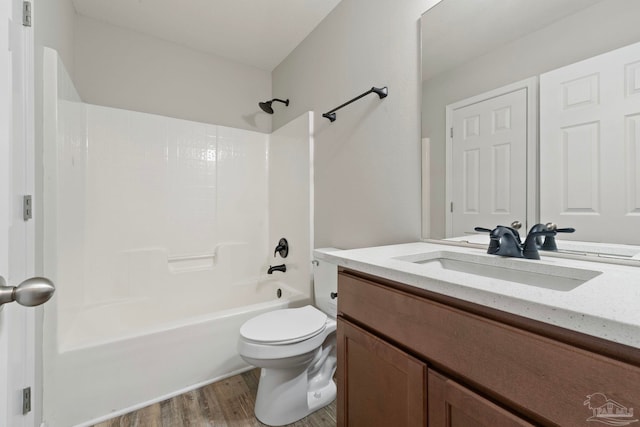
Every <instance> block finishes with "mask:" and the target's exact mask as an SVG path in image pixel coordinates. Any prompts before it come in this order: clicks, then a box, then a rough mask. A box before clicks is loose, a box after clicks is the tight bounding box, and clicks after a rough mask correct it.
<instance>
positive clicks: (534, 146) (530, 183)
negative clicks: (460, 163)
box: [445, 76, 540, 237]
mask: <svg viewBox="0 0 640 427" xmlns="http://www.w3.org/2000/svg"><path fill="white" fill-rule="evenodd" d="M521 89H526V91H527V189H526V191H527V208H526V210H527V213H526V215H527V217H526V218H525V221H524V224H523V227H524V230H525V233H526V232H527V230H528V228H529V227H530V226H531V225H533V224H536V223H537V222H538V217H539V214H540V208H539V195H538V188H539V174H538V171H539V167H538V164H539V159H538V157H539V155H538V153H539V149H538V129H539V123H538V97H539V94H538V91H539V89H538V77H537V76H534V77H530V78H528V79H524V80H520V81H518V82H515V83H511V84H508V85H506V86H502V87H500V88H497V89H493V90H490V91H488V92H484V93H481V94H479V95H475V96H472V97H470V98H467V99H463V100H461V101H458V102H454V103H453V104H449V105H447V106H446V111H445V132H446V135H445V136H446V144H445V149H446V166H445V168H446V178H445V236H446V237H454V236H452V234H453V222H452V218H451V217H452V213H451V209H450V206H451V200H452V199H453V197H452V194H451V185H452V182H453V175H452V172H451V169H452V162H453V159H452V154H451V152H452V150H453V138H452V137H451V131H450V129H451V127H452V126H453V112H454V110H457V109H459V108H463V107H468V106H469V105H473V104H477V103H478V102H482V101H486V100H488V99H491V98H496V97H498V96H502V95H506V94H508V93H512V92H516V91H518V90H521Z"/></svg>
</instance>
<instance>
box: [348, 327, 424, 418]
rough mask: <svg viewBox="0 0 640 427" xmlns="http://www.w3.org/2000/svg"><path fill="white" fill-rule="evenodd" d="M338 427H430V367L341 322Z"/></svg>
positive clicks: (359, 329)
mask: <svg viewBox="0 0 640 427" xmlns="http://www.w3.org/2000/svg"><path fill="white" fill-rule="evenodd" d="M337 335H338V369H337V381H338V427H390V426H393V427H426V425H427V413H426V411H427V408H426V405H427V395H426V385H427V365H426V364H425V363H424V362H421V361H420V360H418V359H415V358H413V357H411V356H409V355H408V354H406V353H404V352H403V351H401V350H399V349H398V348H396V347H394V346H392V345H391V344H389V343H387V342H386V341H383V340H381V339H380V338H377V337H375V336H373V335H371V334H370V333H368V332H366V331H365V330H363V329H361V328H359V327H357V326H355V325H353V324H351V323H349V322H348V321H345V320H343V319H341V318H338V332H337Z"/></svg>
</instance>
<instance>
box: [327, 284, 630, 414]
mask: <svg viewBox="0 0 640 427" xmlns="http://www.w3.org/2000/svg"><path fill="white" fill-rule="evenodd" d="M338 286H339V295H340V297H339V302H338V311H339V312H340V313H341V314H342V315H343V316H345V317H346V318H348V319H351V320H353V321H355V322H357V323H359V324H362V325H366V327H367V328H370V329H372V330H373V331H375V332H376V333H378V334H381V335H382V336H384V337H386V338H387V339H389V340H391V341H392V342H395V343H397V344H398V345H399V346H401V347H404V348H406V349H408V350H409V351H411V352H413V353H415V354H418V355H420V356H421V357H422V358H424V360H426V361H427V363H429V364H432V365H433V366H435V367H436V368H437V369H438V370H439V371H443V372H445V373H447V374H449V375H450V376H452V377H453V378H455V379H457V380H459V381H461V382H463V383H465V384H467V385H469V386H471V387H472V388H473V389H476V390H478V391H479V392H481V393H482V394H484V395H486V396H488V397H490V398H491V399H494V400H496V401H498V402H501V403H502V404H504V405H505V406H507V407H510V408H513V409H514V410H515V411H517V412H519V413H521V414H523V415H524V416H525V417H526V418H529V419H531V420H534V421H536V422H539V423H541V424H544V425H554V424H555V425H561V426H581V425H585V424H586V420H587V419H588V418H589V417H590V416H592V415H593V411H592V409H590V408H589V405H588V404H587V405H585V403H586V401H587V399H588V396H589V395H592V394H594V393H602V394H603V395H605V396H606V397H607V398H608V399H611V400H613V401H615V402H616V403H617V404H619V405H622V406H624V407H627V408H634V407H635V408H640V368H639V367H638V366H636V365H631V364H628V363H623V362H620V361H618V360H614V359H612V358H608V357H605V356H602V355H600V354H597V353H593V352H589V351H586V350H583V349H579V348H575V347H572V346H570V345H568V344H565V343H562V342H559V341H556V340H552V339H550V338H547V337H544V336H541V335H538V334H534V333H531V332H528V331H525V330H521V329H518V328H515V327H512V326H508V325H505V324H502V323H500V322H497V321H494V320H490V319H487V318H484V317H481V316H478V315H475V314H471V313H468V312H466V311H463V310H460V309H457V308H453V307H450V306H448V305H444V304H441V303H438V302H434V301H432V300H430V299H427V298H425V297H423V296H418V295H413V294H411V293H408V292H405V291H401V290H398V289H394V288H392V287H389V286H386V285H382V284H380V283H377V282H375V281H372V280H367V279H363V278H360V277H356V276H354V275H350V274H348V272H341V273H340V275H339V282H338ZM636 418H637V417H636Z"/></svg>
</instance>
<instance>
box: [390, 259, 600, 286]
mask: <svg viewBox="0 0 640 427" xmlns="http://www.w3.org/2000/svg"><path fill="white" fill-rule="evenodd" d="M395 259H397V260H400V261H406V262H411V263H414V264H422V265H424V266H425V270H426V271H450V272H459V273H465V274H467V275H469V279H470V280H472V278H473V277H474V276H475V277H477V276H481V277H486V278H489V279H494V280H501V281H506V282H515V283H520V284H523V285H528V286H537V287H539V288H545V289H553V290H556V291H563V292H567V291H570V290H572V289H575V288H577V287H578V286H580V285H582V284H584V283H586V282H587V281H589V280H591V279H593V278H594V277H596V276H598V275H600V274H601V272H600V271H594V270H585V269H582V268H573V267H564V266H557V265H549V264H541V263H540V262H538V261H525V260H522V259H518V258H503V257H498V256H493V255H473V254H467V253H460V252H451V251H435V252H427V253H424V254H416V255H408V256H403V257H398V258H395Z"/></svg>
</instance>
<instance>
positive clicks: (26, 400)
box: [22, 387, 31, 415]
mask: <svg viewBox="0 0 640 427" xmlns="http://www.w3.org/2000/svg"><path fill="white" fill-rule="evenodd" d="M29 412H31V387H27V388H23V389H22V414H23V415H24V414H28V413H29Z"/></svg>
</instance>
